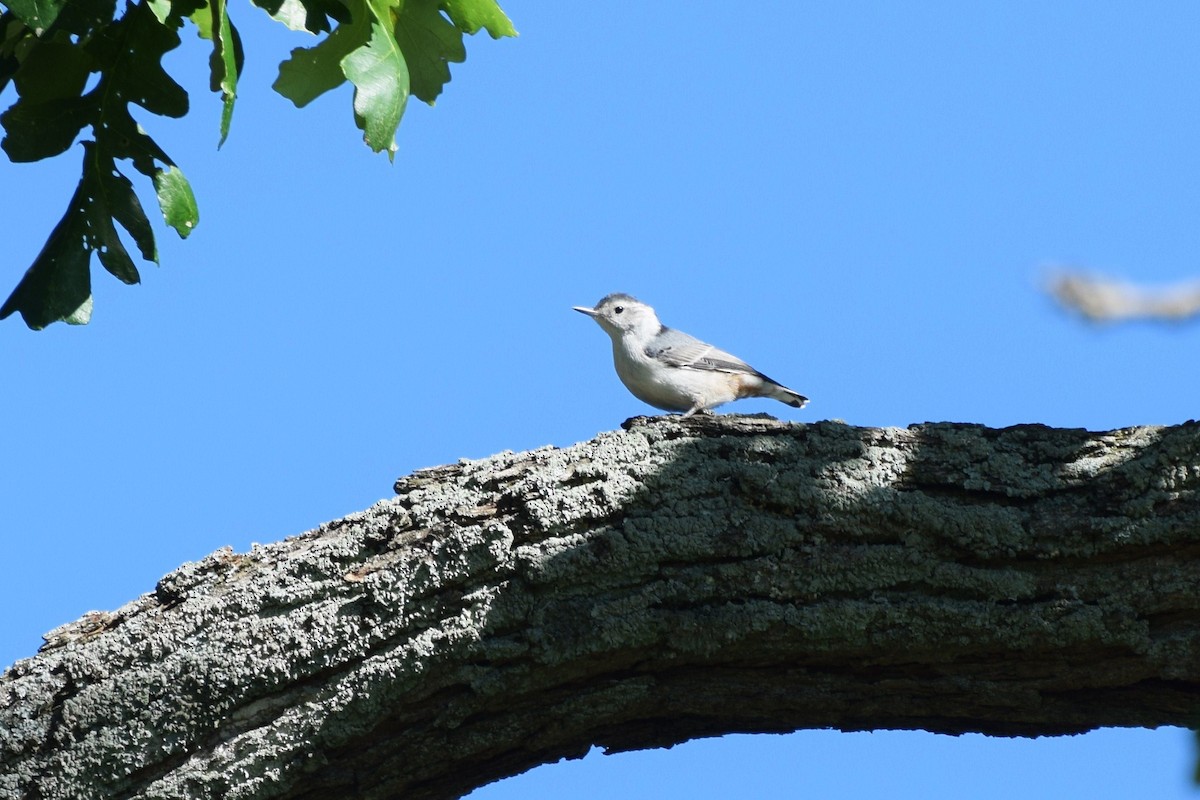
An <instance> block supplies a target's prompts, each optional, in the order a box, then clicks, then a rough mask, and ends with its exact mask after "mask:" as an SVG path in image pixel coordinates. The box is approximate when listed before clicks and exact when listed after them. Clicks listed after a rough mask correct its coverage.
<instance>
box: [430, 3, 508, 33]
mask: <svg viewBox="0 0 1200 800" xmlns="http://www.w3.org/2000/svg"><path fill="white" fill-rule="evenodd" d="M442 8H443V9H445V11H446V13H447V14H449V15H450V19H451V20H453V21H454V24H455V25H457V26H458V29H459V30H460V31H462V32H463V33H470V34H475V33H477V32H478V31H479V29H480V28H487V32H488V33H489V34H490V35H491V37H492V38H493V39H499V38H500V37H501V36H516V35H517V29H516V28H514V27H513V24H512V20H510V19H509V18H508V17H507V16H506V15H505V13H504V11H503V9H501V8H500V6H499V4H497V3H496V2H495V0H442Z"/></svg>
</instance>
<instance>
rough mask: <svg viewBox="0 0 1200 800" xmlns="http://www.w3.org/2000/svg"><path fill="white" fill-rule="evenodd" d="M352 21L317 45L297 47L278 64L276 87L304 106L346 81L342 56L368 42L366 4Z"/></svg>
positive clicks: (298, 105)
mask: <svg viewBox="0 0 1200 800" xmlns="http://www.w3.org/2000/svg"><path fill="white" fill-rule="evenodd" d="M360 9H361V12H360V13H359V14H357V15H355V16H354V18H353V19H352V21H351V22H348V23H347V22H343V23H341V24H339V25H338V26H337V28H335V29H334V31H333V33H331V34H329V35H328V36H326V37H325V38H324V39H323V40H321V43H320V44H318V45H316V46H314V47H297V48H296V49H295V50H293V51H292V55H291V57H290V58H288V59H287V60H286V61H284V62H283V63H282V64H280V65H279V77H278V78H276V79H275V84H274V87H273V88H274V89H275V91H277V92H279V93H280V94H281V95H283V96H284V97H286V98H287V99H289V100H291V101H292V102H293V103H295V104H296V107H297V108H303V107H304V106H306V105H308V104H309V103H311V102H312V101H313V100H315V99H317V98H318V97H320V96H321V95H322V94H324V93H325V92H328V91H329V90H330V89H335V88H337V87H338V86H341V85H342V84H343V83H345V81H346V74H345V73H344V72H343V71H342V59H344V58H345V57H346V56H348V55H349V54H350V53H352V52H353V51H355V50H357V49H358V48H360V47H362V46H363V45H365V44H367V42H368V41H369V40H370V38H371V25H370V23H369V22H368V21H367V19H366V7H365V6H360Z"/></svg>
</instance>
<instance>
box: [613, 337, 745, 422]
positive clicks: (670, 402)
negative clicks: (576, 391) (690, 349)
mask: <svg viewBox="0 0 1200 800" xmlns="http://www.w3.org/2000/svg"><path fill="white" fill-rule="evenodd" d="M613 363H614V364H615V365H616V368H617V376H618V377H619V378H620V379H621V383H623V384H625V388H627V389H628V390H629V391H630V392H632V393H633V396H634V397H636V398H637V399H639V400H641V401H642V402H643V403H649V404H650V405H652V406H654V407H655V408H661V409H664V410H666V411H687V410H689V409H691V408H693V407H695V406H697V405H698V406H700V407H701V408H712V407H713V406H718V405H721V404H722V403H728V402H729V401H730V400H733V399H735V398H736V397H737V386H736V381H735V380H734V376H732V375H730V374H728V373H724V372H713V371H711V370H697V369H690V368H687V367H672V366H668V365H666V364H663V363H661V362H658V361H654V360H653V359H651V358H650V357H649V356H647V355H646V353H645V350H644V348H641V347H636V346H634V347H627V346H625V344H624V343H623V342H621V341H619V340H614V341H613Z"/></svg>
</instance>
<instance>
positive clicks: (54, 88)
mask: <svg viewBox="0 0 1200 800" xmlns="http://www.w3.org/2000/svg"><path fill="white" fill-rule="evenodd" d="M91 65H92V59H91V58H90V57H88V54H87V53H85V52H84V51H83V48H82V47H80V46H78V45H76V44H72V43H71V41H70V39H69V37H66V36H65V35H64V38H63V39H61V40H49V41H46V40H42V41H39V42H38V43H37V44H36V45H34V46H33V47H31V48H30V49H29V53H28V55H26V56H25V58H24V60H23V61H22V62H21V68H20V69H18V70H17V72H16V74H15V75H13V83H15V84H16V86H17V93H18V94H20V95H21V97H23V98H25V99H27V100H30V101H34V102H43V101H46V100H58V99H61V98H64V97H79V96H80V95H81V94H83V87H84V85H85V84H86V83H87V77H88V73H89V72H90V71H91Z"/></svg>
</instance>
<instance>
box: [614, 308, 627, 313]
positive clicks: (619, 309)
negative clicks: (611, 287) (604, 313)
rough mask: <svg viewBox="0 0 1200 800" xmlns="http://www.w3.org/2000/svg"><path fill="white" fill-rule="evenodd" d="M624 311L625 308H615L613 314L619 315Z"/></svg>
mask: <svg viewBox="0 0 1200 800" xmlns="http://www.w3.org/2000/svg"><path fill="white" fill-rule="evenodd" d="M624 310H625V306H617V307H616V308H614V309H613V313H614V314H620V313H621V312H622V311H624Z"/></svg>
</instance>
